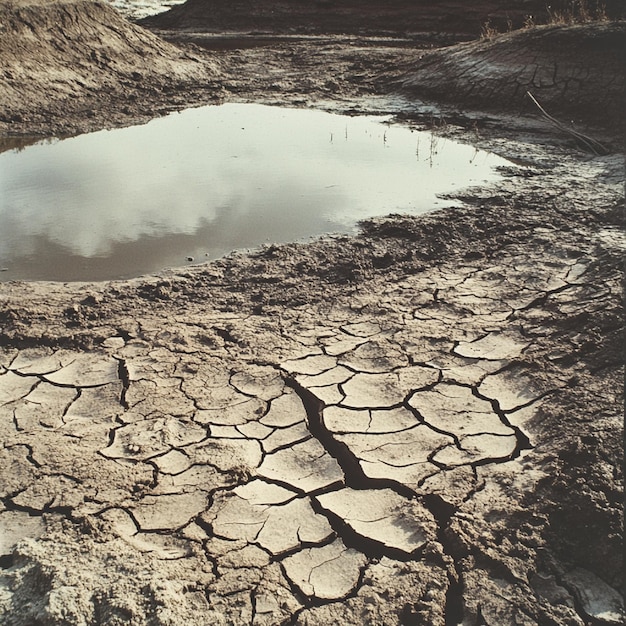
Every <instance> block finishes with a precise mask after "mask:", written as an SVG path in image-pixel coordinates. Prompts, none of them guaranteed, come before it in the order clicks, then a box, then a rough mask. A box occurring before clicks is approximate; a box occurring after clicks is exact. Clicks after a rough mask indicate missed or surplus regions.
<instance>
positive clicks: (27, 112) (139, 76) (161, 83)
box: [0, 0, 216, 135]
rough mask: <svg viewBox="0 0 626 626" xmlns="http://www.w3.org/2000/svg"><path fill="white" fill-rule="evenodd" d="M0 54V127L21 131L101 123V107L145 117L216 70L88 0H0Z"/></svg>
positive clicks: (122, 116)
mask: <svg viewBox="0 0 626 626" xmlns="http://www.w3.org/2000/svg"><path fill="white" fill-rule="evenodd" d="M0 59H1V65H0V132H2V131H3V130H4V131H7V132H15V133H21V134H29V133H31V132H37V131H39V132H38V134H43V133H47V134H48V135H54V134H57V132H60V133H63V132H64V130H65V129H67V127H68V126H70V127H71V126H72V125H73V126H74V127H75V126H80V125H88V124H89V121H90V120H93V121H92V124H96V121H95V118H99V120H100V121H99V124H100V125H101V126H102V125H106V121H105V122H104V124H103V121H102V118H103V117H104V116H105V114H106V112H107V111H108V114H106V115H107V116H108V117H115V119H116V120H117V123H118V124H123V123H124V122H126V123H128V120H130V121H131V122H132V119H133V117H137V116H140V115H141V111H142V109H143V111H144V113H143V115H144V116H145V117H146V118H147V117H151V116H153V115H154V113H155V109H156V110H157V111H158V109H159V103H160V102H162V101H163V100H166V99H172V100H176V94H177V93H178V92H180V91H182V90H184V89H186V88H189V89H192V87H193V86H195V87H196V88H197V87H198V85H200V87H202V86H204V85H205V84H206V82H207V81H208V80H210V78H211V77H213V76H214V75H215V73H216V68H215V66H214V65H213V64H212V63H211V62H210V60H208V59H206V58H199V57H197V56H194V55H193V54H192V53H190V52H189V51H183V50H181V49H180V48H178V47H176V46H174V45H172V44H169V43H167V42H165V41H163V40H162V39H160V38H158V37H156V36H155V35H153V34H152V33H150V32H149V31H147V30H145V29H143V28H139V27H137V26H134V25H132V24H130V23H129V22H127V21H126V20H124V19H123V18H122V17H121V16H120V15H119V14H118V13H117V11H115V10H114V9H112V8H111V7H110V6H108V5H106V4H104V3H98V2H89V1H87V0H86V1H78V2H75V1H67V2H66V1H63V0H60V1H57V0H38V1H36V2H30V1H29V0H19V1H18V2H13V1H11V2H6V1H4V0H3V1H2V2H0ZM133 114H134V115H133ZM72 122H73V124H72Z"/></svg>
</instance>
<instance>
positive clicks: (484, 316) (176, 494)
mask: <svg viewBox="0 0 626 626" xmlns="http://www.w3.org/2000/svg"><path fill="white" fill-rule="evenodd" d="M81 4H82V3H79V4H70V3H65V4H63V5H57V4H54V3H49V4H46V5H45V6H46V7H48V8H49V7H53V9H51V10H54V11H59V10H61V11H65V10H69V11H76V13H75V15H80V16H81V19H87V18H85V17H84V13H83V12H82V9H81ZM28 6H30V7H32V5H28ZM90 6H91V5H90ZM59 7H60V8H59ZM96 7H97V8H92V10H94V11H97V12H98V13H97V15H98V19H101V18H102V16H103V15H109V11H108V10H107V9H105V8H104V7H101V6H100V5H96ZM29 10H33V11H35V9H32V8H30V9H29ZM49 10H50V9H49ZM16 11H17V9H16V8H15V7H12V8H11V10H10V13H11V14H12V15H14V14H15V12H16ZM18 12H19V11H18ZM3 15H5V14H3ZM6 15H8V13H7V14H6ZM22 17H23V16H22ZM20 19H22V18H20ZM29 19H31V18H29ZM111 19H112V20H113V19H114V18H111ZM18 22H19V20H17V21H16V22H15V23H16V24H17V23H18ZM2 23H3V24H5V25H6V24H8V20H7V18H6V17H3V21H2ZM91 23H93V22H91ZM115 24H116V28H118V29H126V28H129V29H131V30H132V32H136V33H138V34H137V37H140V38H141V41H143V43H142V44H141V45H149V46H152V45H155V46H157V47H158V49H159V50H160V52H159V53H158V54H159V58H160V61H159V63H164V61H163V59H164V58H165V59H167V63H166V65H167V64H169V63H170V62H172V63H173V62H174V61H173V60H172V59H173V58H174V57H177V58H178V60H177V61H176V63H177V68H178V70H179V72H180V73H179V74H176V76H179V77H182V78H181V81H183V83H184V82H185V81H188V82H189V85H190V88H189V91H188V92H186V93H185V92H182V91H180V90H178V91H177V90H175V89H173V88H172V89H171V90H169V91H167V93H166V92H164V91H163V90H160V89H157V88H155V87H154V85H158V84H159V82H158V80H163V81H165V83H164V84H166V83H167V81H166V79H165V78H162V79H158V80H157V78H155V76H157V75H159V76H166V74H167V72H168V71H170V70H169V69H166V70H165V69H163V67H165V66H163V67H161V66H159V67H156V66H155V64H153V63H151V62H149V61H146V64H145V67H143V69H142V70H138V69H137V66H138V64H140V60H139V59H138V58H136V59H134V60H133V61H132V63H134V64H135V67H134V69H132V71H135V72H141V74H142V76H147V77H152V78H147V79H145V80H144V79H142V80H141V81H135V82H134V83H133V84H135V85H137V84H138V83H140V84H141V85H140V87H137V89H140V88H141V89H146V90H149V89H153V88H154V92H153V95H154V98H153V99H152V100H150V104H149V105H146V104H145V102H144V108H146V107H147V108H149V109H150V110H149V111H143V112H141V113H139V111H138V109H136V108H134V107H135V106H136V105H135V104H133V100H132V98H131V99H130V100H128V99H127V100H126V101H124V93H125V92H124V89H125V88H126V87H125V83H124V81H125V80H126V79H127V77H126V76H125V74H124V72H125V71H129V72H130V71H131V69H130V66H131V65H132V63H131V62H130V61H127V62H128V64H129V65H128V67H127V68H123V67H122V66H121V65H116V68H114V71H109V70H107V69H106V67H103V68H101V69H102V72H103V75H102V76H104V75H106V76H107V77H108V78H109V79H110V81H111V82H110V84H109V87H110V89H109V92H108V93H109V94H112V95H111V97H110V99H108V100H107V101H106V102H104V103H102V106H98V103H97V99H96V98H94V99H93V100H89V98H90V97H91V96H89V95H88V94H87V95H85V93H83V91H81V90H82V89H83V87H81V86H80V85H79V84H78V83H75V84H73V86H72V87H71V89H73V90H75V91H74V93H76V94H78V95H77V96H76V98H75V99H74V100H75V101H76V107H75V111H74V109H71V107H68V108H67V111H68V114H67V116H66V117H65V118H60V117H55V114H54V112H55V110H56V109H55V107H60V106H61V104H60V103H61V102H63V99H62V98H60V99H58V101H57V100H55V99H54V98H50V99H49V101H45V102H44V101H43V100H42V101H41V102H40V101H37V99H36V97H35V95H36V94H35V92H34V91H33V92H32V93H33V94H35V95H33V100H32V101H31V102H30V104H28V102H27V101H25V100H21V99H20V94H19V91H15V92H13V93H15V96H14V97H15V99H16V100H15V101H19V102H24V103H25V104H24V105H23V109H22V111H21V112H20V118H19V119H16V120H14V121H6V120H5V122H4V123H3V126H2V127H1V128H0V130H1V131H2V132H4V133H5V135H6V136H15V137H16V140H21V139H22V137H23V136H24V135H25V134H28V133H38V132H44V130H45V128H46V124H48V126H49V127H50V128H56V129H58V128H62V127H63V128H65V129H67V130H69V129H74V130H81V129H85V128H88V127H90V126H91V127H98V126H103V125H111V124H120V123H123V122H124V120H126V122H129V121H134V120H139V119H142V115H148V114H156V113H158V112H162V111H164V110H168V109H169V108H176V107H179V106H182V105H184V104H185V103H199V102H200V101H202V99H203V98H204V99H205V100H206V98H207V97H209V95H211V97H212V98H230V99H252V98H253V99H255V100H260V101H265V102H272V101H280V102H283V103H289V104H311V103H318V104H319V105H320V106H322V105H323V106H326V107H334V108H337V109H350V108H358V109H359V110H362V111H367V110H370V109H371V108H372V107H374V106H375V107H377V109H378V110H380V109H381V108H382V109H385V108H388V110H395V111H399V112H400V113H401V114H402V117H403V118H405V122H407V121H408V120H409V119H410V120H411V122H412V123H413V124H415V125H424V124H425V123H427V122H429V120H431V117H432V116H433V115H434V116H435V118H436V119H438V120H440V119H441V118H440V114H441V112H442V111H444V109H443V105H441V104H434V103H432V102H431V103H429V105H428V108H426V107H425V106H424V105H422V104H421V103H419V102H415V101H413V100H409V99H401V98H395V97H393V98H392V97H391V96H390V95H389V94H390V90H391V85H392V84H393V85H395V86H396V87H397V86H398V85H400V86H401V85H403V84H405V83H406V81H408V82H409V83H411V90H414V89H416V87H415V84H414V82H415V81H414V77H415V73H414V71H413V69H414V68H411V67H409V68H407V66H406V63H407V62H408V61H410V60H411V55H413V56H416V55H417V56H419V54H421V53H416V51H415V49H412V48H407V47H396V48H394V47H393V46H390V47H384V46H378V47H377V46H373V45H372V44H371V41H370V40H368V42H367V43H366V44H363V45H362V46H361V45H357V46H354V45H351V44H350V43H349V42H348V43H346V41H345V40H344V41H342V42H336V41H331V40H329V41H327V43H326V44H324V46H322V47H321V48H320V47H317V48H315V50H314V51H311V50H310V48H311V44H310V43H307V42H303V41H298V42H287V43H285V42H282V43H280V44H276V45H273V46H272V47H269V48H267V47H261V48H259V47H251V48H247V49H245V50H239V51H233V50H223V51H213V52H203V51H202V50H200V49H198V48H194V49H190V48H187V47H186V48H183V49H180V48H176V47H175V46H174V44H173V43H172V42H170V44H165V43H164V42H162V41H161V40H158V39H156V38H154V39H153V37H154V36H153V35H151V34H150V33H148V32H147V31H145V32H144V31H143V30H140V29H138V28H137V27H135V26H130V25H128V26H126V25H124V23H123V21H122V20H120V22H115ZM68 29H69V30H68V31H67V32H69V33H70V34H71V32H72V31H71V27H70V26H68ZM135 29H137V30H135ZM81 30H82V32H85V31H84V28H83V29H81ZM122 32H126V31H125V30H123V31H122ZM121 40H124V41H128V36H125V37H122V38H121ZM3 41H7V39H3ZM87 41H88V40H87V39H85V42H87ZM137 41H138V40H137ZM353 43H354V42H353ZM362 43H363V42H362ZM85 45H86V43H85ZM136 45H137V46H139V45H140V44H138V43H137V44H136ZM471 45H472V46H473V45H475V44H471ZM1 46H2V43H0V47H1ZM170 46H171V48H170ZM514 46H515V43H513V44H512V47H513V48H514ZM307 47H308V49H309V51H310V56H307V54H306V51H307ZM355 48H356V49H357V50H356V51H355ZM72 49H73V50H74V51H75V53H76V54H77V55H80V54H81V52H80V45H78V44H77V45H75V46H74V47H73V48H72ZM181 50H182V52H181ZM394 50H396V52H395V53H394ZM368 51H369V52H368ZM3 52H5V53H6V50H5V51H3ZM292 53H293V54H292ZM107 54H108V55H109V59H110V62H109V65H112V64H114V63H113V62H115V64H118V63H122V60H121V59H117V58H114V57H113V56H112V53H111V51H110V50H109V52H108V53H107ZM433 54H436V53H433ZM453 54H454V49H453ZM350 55H352V56H350ZM359 55H360V58H361V62H362V66H361V68H360V70H358V71H357V70H356V69H355V67H353V66H352V65H351V64H353V63H354V62H355V59H356V57H357V56H359ZM144 56H145V55H144ZM189 57H193V58H191V59H190V58H189ZM288 58H291V59H292V62H291V63H290V62H288V61H287V59H288ZM328 58H332V59H333V60H336V61H337V63H336V64H333V63H328V62H327V60H328ZM320 59H326V62H324V61H322V60H320ZM431 60H432V59H431ZM18 61H19V59H18V60H16V61H15V63H16V65H15V67H21V66H20V64H19V62H18ZM429 62H430V61H429ZM178 63H180V65H178ZM188 63H189V64H190V65H188ZM237 64H238V65H239V68H240V71H239V73H236V72H235V71H234V68H235V66H236V65H237ZM302 64H307V65H306V70H307V71H306V72H303V65H302ZM191 66H193V68H194V69H193V72H191V71H189V72H188V71H187V69H185V71H183V70H182V69H181V68H187V67H191ZM74 67H75V68H76V67H77V66H76V65H75V66H74ZM155 67H156V69H155ZM168 67H169V66H168ZM263 67H265V71H263ZM383 67H385V68H386V70H385V74H386V77H385V76H381V70H382V68H383ZM89 68H90V66H89V64H88V63H86V64H85V67H84V69H83V71H84V72H86V73H89V71H90V69H89ZM161 70H162V71H163V74H159V72H160V71H161ZM268 70H271V72H270V71H268ZM11 71H12V72H14V71H16V70H15V69H13V70H11ZM24 71H26V70H24ZM339 73H341V76H339ZM5 74H6V73H5ZM268 74H271V75H272V77H271V78H268ZM357 74H358V75H357ZM199 76H203V77H210V79H206V82H205V83H202V80H201V79H200V78H199ZM339 79H341V80H339ZM4 80H7V79H6V76H5V78H4ZM9 80H10V79H9ZM79 80H80V81H82V82H84V81H83V79H79ZM98 80H104V78H102V77H101V78H100V79H98ZM176 80H178V79H176ZM616 80H619V78H618V79H616ZM173 82H175V81H174V79H172V83H171V84H173ZM44 84H45V82H44ZM129 84H130V83H129ZM180 84H182V83H180ZM180 84H179V86H180ZM185 84H187V83H185ZM333 85H334V86H333ZM133 89H134V88H133ZM333 90H334V91H333ZM8 93H9V92H8V91H0V94H5V95H6V94H8ZM94 93H97V91H96V92H94ZM137 93H139V92H135V91H132V90H131V92H130V95H132V94H135V95H137ZM146 93H148V92H147V91H146ZM151 93H152V92H151ZM545 93H547V92H545ZM203 94H204V95H203ZM127 95H128V94H127ZM373 96H376V97H375V98H374V97H373ZM1 98H2V96H1V95H0V99H1ZM6 98H8V96H6V97H5V100H4V101H3V102H2V103H0V104H2V105H6V108H7V110H9V109H10V108H11V105H10V103H8V104H7V102H6ZM118 98H119V100H118ZM186 98H187V99H186ZM194 98H197V100H194ZM86 102H88V107H89V108H88V113H89V115H87V112H86V109H82V113H81V109H80V106H83V105H85V103H86ZM146 102H147V101H146ZM554 102H555V105H556V104H558V101H556V100H555V101H554ZM453 104H454V103H453ZM79 105H80V106H79ZM118 105H119V106H118ZM447 106H452V105H451V104H450V105H447ZM456 106H457V108H456V111H457V114H456V118H454V119H455V122H454V124H452V123H450V122H448V123H447V124H445V125H443V124H441V123H440V128H439V132H440V133H442V134H444V135H450V136H454V137H456V138H464V139H465V140H467V141H472V142H473V143H475V144H476V145H479V146H480V147H484V148H489V149H492V150H494V151H496V152H498V153H499V154H501V155H503V156H506V157H508V158H510V159H511V160H512V161H514V162H515V163H518V164H519V165H518V166H516V167H511V168H510V169H509V170H508V171H507V172H506V173H505V174H506V175H505V178H504V180H503V181H502V182H500V183H497V184H496V185H493V186H492V187H489V188H480V189H471V190H465V191H463V192H462V195H460V196H459V197H458V198H457V199H458V206H457V207H455V208H451V209H445V210H441V211H437V212H434V213H432V214H429V215H426V216H424V217H420V218H409V217H405V216H389V217H386V218H381V219H379V220H374V221H371V222H368V223H366V224H364V226H363V230H362V232H361V234H360V235H358V236H356V237H347V236H337V237H331V238H328V239H325V240H320V241H316V242H313V243H310V244H300V245H295V244H294V245H280V246H277V245H272V246H267V247H265V248H262V249H260V250H258V251H255V252H253V253H250V254H234V255H232V256H231V257H229V258H227V259H223V260H220V261H217V262H214V263H211V264H208V265H205V266H198V267H192V268H184V269H180V270H171V271H164V272H162V273H161V274H160V275H158V276H154V277H145V278H140V279H136V280H132V281H125V282H111V283H97V284H71V283H70V284H66V285H63V284H54V283H17V282H7V283H2V285H1V286H0V299H1V303H2V306H1V310H0V326H1V328H0V345H1V346H2V348H1V350H0V429H1V440H2V444H3V445H2V448H1V449H0V463H1V466H2V468H3V470H2V472H0V495H1V501H0V502H1V504H0V529H1V531H2V532H1V534H0V565H1V567H2V569H1V570H0V623H2V624H7V625H12V626H17V625H20V626H22V625H31V624H41V625H49V624H50V625H53V624H54V625H57V624H59V625H60V624H71V625H79V624H80V625H83V624H94V625H96V624H107V625H118V624H133V625H137V626H140V625H141V626H144V625H165V624H168V625H177V624H181V623H187V624H189V625H204V624H259V625H261V624H268V625H269V624H272V625H273V624H302V625H304V624H309V625H312V624H320V625H321V624H329V623H337V624H381V625H382V624H384V625H388V624H404V625H411V624H412V625H424V626H425V625H442V626H449V625H452V624H464V625H480V624H487V625H489V626H505V625H509V624H510V625H513V624H515V625H519V624H524V625H532V624H540V625H544V624H546V625H547V624H559V625H560V624H565V625H583V624H620V623H623V620H624V609H623V596H622V592H623V588H622V576H623V569H622V568H623V563H622V522H623V515H622V498H623V482H622V463H623V443H622V441H623V440H622V430H623V429H622V406H623V404H622V388H623V335H622V327H623V311H622V293H621V290H622V262H623V261H622V259H623V251H624V243H625V237H624V233H623V221H622V219H623V155H622V153H621V151H620V150H621V145H620V140H619V137H616V136H615V135H613V136H611V132H610V130H609V127H607V126H606V125H605V127H604V129H603V128H602V127H596V128H593V127H589V128H591V130H590V131H589V132H592V131H593V132H594V134H595V136H597V137H598V138H600V139H601V140H602V141H603V142H604V143H606V144H607V146H608V147H609V148H610V153H609V154H606V155H602V156H599V155H591V154H588V153H585V152H583V151H581V150H580V149H579V147H577V146H576V145H574V144H573V143H572V142H571V141H570V139H569V138H568V137H560V136H559V135H557V134H555V132H554V131H553V130H552V129H551V128H549V127H547V126H545V125H542V123H540V122H537V121H536V120H534V119H533V118H530V117H522V118H520V117H519V116H517V115H512V114H511V110H512V109H511V107H514V106H516V105H515V103H513V104H509V105H507V106H508V108H507V106H505V105H504V103H499V104H498V107H499V112H498V113H495V112H492V113H489V114H486V113H480V112H477V111H471V110H468V109H463V106H462V102H460V103H459V102H458V101H457V102H456ZM46 107H48V108H47V109H46ZM124 107H126V110H127V111H129V113H124V112H123V110H122V109H123V108H124ZM424 111H426V113H424ZM445 111H446V116H447V117H448V119H451V115H452V114H451V113H450V112H449V111H451V109H445ZM461 112H462V114H461ZM580 113H581V115H582V116H584V111H580ZM124 116H126V117H124ZM429 123H431V124H432V121H430V122H429ZM611 123H613V122H611Z"/></svg>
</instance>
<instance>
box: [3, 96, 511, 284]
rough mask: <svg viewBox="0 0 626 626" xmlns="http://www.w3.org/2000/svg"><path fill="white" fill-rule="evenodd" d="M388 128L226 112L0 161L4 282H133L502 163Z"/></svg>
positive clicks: (446, 187)
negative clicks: (164, 270) (111, 280)
mask: <svg viewBox="0 0 626 626" xmlns="http://www.w3.org/2000/svg"><path fill="white" fill-rule="evenodd" d="M386 120H387V118H383V117H358V116H357V117H350V116H341V115H335V114H330V113H325V112H321V111H313V110H304V109H285V108H280V107H269V106H262V105H254V104H226V105H221V106H207V107H202V108H198V109H189V110H186V111H184V112H182V113H175V114H172V115H169V116H167V117H164V118H160V119H155V120H152V121H151V122H150V123H148V124H145V125H143V126H135V127H131V128H125V129H117V130H110V131H100V132H97V133H91V134H87V135H81V136H78V137H74V138H71V139H65V140H58V141H53V142H45V143H40V144H35V145H31V146H29V147H26V148H24V149H21V150H17V149H13V150H8V151H5V152H3V153H0V269H2V271H1V272H0V280H5V281H6V280H12V279H26V280H57V281H74V280H106V279H113V278H128V277H133V276H138V275H140V274H145V273H148V272H156V271H159V270H161V269H163V268H166V267H176V266H181V265H185V264H187V263H190V262H201V261H205V260H207V259H212V258H217V257H220V256H223V255H224V254H227V253H228V252H230V251H232V250H236V249H245V248H251V247H255V246H258V245H260V244H263V243H268V242H272V243H274V242H286V241H297V240H303V239H306V238H308V237H312V236H318V235H321V234H324V233H330V232H350V231H352V230H354V229H355V227H356V224H357V222H358V221H359V220H362V219H364V218H368V217H373V216H377V215H384V214H388V213H410V214H416V213H421V212H425V211H429V210H432V209H435V208H438V207H442V206H445V205H446V204H451V203H450V202H448V203H446V202H445V201H444V200H441V199H439V198H438V194H442V193H446V192H451V191H455V190H457V189H460V188H463V187H466V186H469V185H475V184H479V183H481V182H483V181H491V180H494V179H495V178H497V177H498V176H499V175H498V173H497V172H496V170H495V169H494V168H495V167H496V166H498V165H508V164H509V163H508V162H507V161H505V160H504V159H501V158H499V157H497V156H495V155H493V154H490V153H486V152H481V151H478V150H476V149H474V148H472V147H471V146H467V145H463V144H459V143H455V142H452V141H448V140H444V139H441V138H437V137H436V136H434V135H431V134H430V133H426V132H418V131H411V130H410V129H408V128H406V127H404V126H399V125H389V124H385V123H384V122H385V121H386ZM192 259H193V261H192Z"/></svg>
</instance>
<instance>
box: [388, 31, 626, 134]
mask: <svg viewBox="0 0 626 626" xmlns="http://www.w3.org/2000/svg"><path fill="white" fill-rule="evenodd" d="M624 50H626V22H618V23H614V24H611V23H602V22H598V23H592V24H580V25H574V26H568V27H562V26H540V27H535V28H530V29H524V30H519V31H514V32H511V33H506V34H503V35H498V36H496V37H494V38H493V39H492V40H481V41H473V42H468V43H462V44H458V45H456V46H453V47H450V48H445V49H442V50H433V51H428V52H424V53H422V54H421V56H420V57H419V59H417V60H415V61H412V62H411V65H410V66H409V68H407V74H406V76H405V77H404V78H403V80H402V81H401V83H400V85H401V89H402V90H403V91H404V92H405V93H409V94H415V95H417V96H418V97H424V96H426V97H431V98H433V99H443V100H447V101H451V102H456V103H461V104H462V106H464V107H468V108H471V107H476V108H486V109H492V110H500V111H502V110H511V111H515V112H528V111H531V110H533V108H534V105H533V104H532V102H531V101H530V99H529V98H528V97H527V96H526V92H527V91H530V92H531V93H532V94H533V95H534V96H535V97H536V98H537V99H538V100H539V102H540V103H541V104H542V105H544V106H545V107H547V109H548V111H549V112H551V113H552V114H553V115H555V116H557V117H558V116H561V119H562V120H568V119H571V118H574V119H576V120H577V121H581V120H582V121H586V122H595V123H596V124H602V125H604V126H606V127H609V128H612V129H613V130H617V131H618V132H619V129H620V128H621V129H623V126H624V107H625V105H626V99H625V96H626V91H625V89H626V72H624ZM562 116H566V117H565V118H563V117H562Z"/></svg>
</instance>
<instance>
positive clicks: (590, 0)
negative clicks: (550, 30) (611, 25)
mask: <svg viewBox="0 0 626 626" xmlns="http://www.w3.org/2000/svg"><path fill="white" fill-rule="evenodd" d="M546 12H547V15H548V18H547V20H546V22H545V23H546V24H550V25H557V26H570V25H572V24H588V23H590V22H608V21H610V20H609V17H608V15H607V11H606V5H605V4H604V2H603V1H602V0H570V1H569V2H568V3H567V4H566V5H565V7H564V8H560V9H556V8H553V7H552V6H551V5H547V6H546ZM539 24H541V22H538V21H537V18H536V16H534V15H527V16H526V17H525V19H524V24H523V26H522V29H528V28H534V27H535V26H537V25H539ZM512 30H513V25H512V23H511V20H508V22H507V27H506V31H503V30H499V29H498V28H497V27H496V26H494V25H493V24H492V23H491V21H490V20H487V21H486V22H485V23H484V24H483V25H482V27H481V30H480V38H481V39H493V38H494V37H497V36H498V35H500V34H501V33H502V32H511V31H512Z"/></svg>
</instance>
